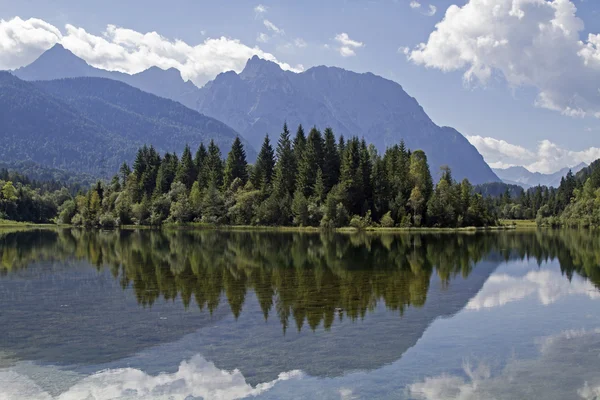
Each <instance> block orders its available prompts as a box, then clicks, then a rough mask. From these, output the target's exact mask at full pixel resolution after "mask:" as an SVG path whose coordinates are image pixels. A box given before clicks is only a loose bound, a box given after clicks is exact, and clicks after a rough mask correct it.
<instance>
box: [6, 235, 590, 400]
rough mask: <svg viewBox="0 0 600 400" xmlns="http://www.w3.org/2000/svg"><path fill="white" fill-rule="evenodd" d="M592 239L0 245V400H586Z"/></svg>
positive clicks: (114, 238)
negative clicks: (120, 399) (250, 399)
mask: <svg viewBox="0 0 600 400" xmlns="http://www.w3.org/2000/svg"><path fill="white" fill-rule="evenodd" d="M598 239H600V237H599V236H598V235H596V234H592V233H586V232H565V231H563V232H552V231H548V232H503V233H494V234H443V235H432V234H424V235H408V234H402V235H352V236H348V235H319V234H310V235H309V234H291V233H277V234H268V233H247V232H246V233H231V232H229V233H227V232H212V231H202V232H198V231H172V232H162V233H161V232H151V231H142V232H134V231H124V232H82V231H77V230H57V231H50V230H45V231H25V232H8V231H5V232H3V231H0V399H5V398H6V399H21V398H24V399H88V398H89V399H116V398H131V399H137V398H143V399H155V398H156V399H194V398H206V399H213V398H214V399H235V398H244V397H254V398H264V399H287V398H292V399H304V398H310V399H314V398H324V399H388V398H389V399H540V398H543V399H561V400H562V399H596V398H598V396H600V372H599V371H600V311H599V308H598V306H599V305H600V291H599V290H598V287H600V241H599V240H598Z"/></svg>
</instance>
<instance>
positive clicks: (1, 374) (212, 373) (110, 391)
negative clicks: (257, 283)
mask: <svg viewBox="0 0 600 400" xmlns="http://www.w3.org/2000/svg"><path fill="white" fill-rule="evenodd" d="M45 369H46V371H45V372H46V373H47V375H48V376H51V375H54V374H55V373H57V370H56V368H54V367H47V368H45ZM301 377H302V373H301V372H300V371H290V372H283V373H281V374H279V376H278V377H277V379H275V380H273V381H270V382H265V383H260V384H258V385H256V386H255V387H252V386H251V385H250V384H248V383H246V379H245V378H244V376H243V375H242V373H241V372H240V371H239V370H234V371H231V372H230V371H224V370H221V369H219V368H217V367H216V366H215V365H214V364H213V363H212V362H209V361H207V360H205V359H204V358H203V357H202V356H200V355H196V356H194V357H192V358H191V359H190V360H187V361H183V362H182V363H181V364H180V365H179V368H178V370H177V371H176V372H174V373H172V374H168V373H162V374H159V375H156V376H153V375H149V374H147V373H145V372H144V371H142V370H139V369H135V368H119V369H108V370H104V371H100V372H97V373H95V374H93V375H90V376H87V377H85V378H83V379H81V380H80V381H79V382H78V383H76V384H75V385H73V386H71V387H69V388H66V390H64V391H63V392H62V393H61V394H59V395H58V396H56V397H53V396H52V395H51V394H50V393H48V391H47V390H44V389H43V388H42V386H43V383H42V382H40V381H38V382H36V381H34V380H33V379H32V378H30V377H28V376H27V374H26V373H19V372H16V371H15V370H13V369H9V370H4V371H0V398H1V399H5V400H13V399H14V400H16V399H23V398H28V399H35V400H46V399H52V400H54V399H56V400H76V399H77V400H79V399H93V400H105V399H122V398H126V399H173V400H180V399H181V400H183V399H189V398H202V399H218V400H233V399H241V398H245V397H249V396H257V395H259V394H261V393H264V392H266V391H268V390H270V389H272V388H273V387H274V386H275V385H276V384H277V383H278V382H282V381H287V380H289V379H300V378H301ZM40 379H41V380H42V381H43V380H44V378H43V377H41V378H40ZM36 380H37V379H36ZM53 380H54V379H53Z"/></svg>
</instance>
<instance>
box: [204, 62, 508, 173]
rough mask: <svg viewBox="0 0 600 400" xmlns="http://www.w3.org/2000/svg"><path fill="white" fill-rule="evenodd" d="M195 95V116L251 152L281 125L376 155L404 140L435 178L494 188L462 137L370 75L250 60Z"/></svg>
mask: <svg viewBox="0 0 600 400" xmlns="http://www.w3.org/2000/svg"><path fill="white" fill-rule="evenodd" d="M200 91H201V96H200V98H199V102H198V107H197V109H198V110H199V111H201V112H202V113H204V114H206V115H210V116H212V117H214V118H217V119H219V120H221V121H223V122H225V123H226V124H228V125H229V126H231V127H232V128H234V129H235V130H236V131H238V132H239V133H240V134H242V136H244V137H245V138H246V139H247V140H248V141H249V142H250V143H251V144H253V145H254V146H255V147H256V146H259V145H260V143H261V141H262V140H263V137H264V135H265V133H267V132H268V133H269V134H270V135H271V136H272V137H274V138H276V137H277V135H278V134H279V132H280V131H281V126H282V124H283V121H284V120H286V121H287V123H288V125H289V126H290V129H292V130H294V129H295V128H296V126H297V125H298V124H300V123H302V124H305V128H310V127H311V126H312V125H316V126H317V127H318V128H321V129H324V128H325V127H327V126H330V127H331V128H333V130H334V132H335V133H336V134H337V135H344V136H346V137H348V136H353V135H357V136H362V137H365V139H366V140H367V141H368V142H371V143H374V144H375V145H376V146H377V148H378V149H379V150H380V151H383V150H385V148H386V147H387V146H390V145H393V144H396V143H398V142H400V140H401V139H404V141H405V143H406V145H407V146H408V147H409V148H411V149H413V150H416V149H422V150H424V151H425V152H426V153H427V156H428V158H429V161H430V165H431V171H432V174H433V176H434V178H436V177H437V176H438V174H439V167H440V166H442V165H449V166H450V167H451V168H452V172H453V175H454V176H455V177H456V178H457V179H462V178H464V177H467V178H469V180H471V182H474V183H483V182H493V181H499V179H498V177H497V176H496V175H495V174H494V173H493V171H492V170H491V169H490V167H489V166H488V165H487V164H486V163H485V161H484V160H483V157H482V156H481V155H480V154H479V153H478V152H477V150H476V149H475V147H473V146H472V145H471V144H470V143H469V142H468V141H467V140H466V139H465V137H464V136H462V135H461V134H460V133H459V132H457V131H456V130H455V129H452V128H449V127H439V126H437V125H436V124H435V123H433V122H432V121H431V119H430V118H429V117H428V116H427V114H426V113H425V112H424V111H423V108H422V107H421V106H420V105H419V104H418V103H417V101H416V100H415V99H414V98H412V97H410V96H409V95H408V94H406V92H405V91H404V90H403V89H402V87H401V86H400V85H399V84H397V83H395V82H393V81H390V80H387V79H384V78H381V77H379V76H376V75H373V74H371V73H366V74H358V73H354V72H350V71H346V70H343V69H340V68H334V67H315V68H311V69H309V70H307V71H305V72H303V73H300V74H296V73H293V72H289V71H283V70H282V69H281V68H280V67H279V66H278V65H277V64H275V63H273V62H269V61H265V60H262V59H260V58H258V57H253V58H252V59H251V60H249V61H248V63H247V65H246V67H245V69H244V70H243V71H242V72H241V73H240V74H237V73H235V72H226V73H222V74H220V75H218V76H217V77H216V78H215V79H214V80H213V81H211V82H209V83H208V84H207V85H206V86H205V87H203V88H202V89H201V90H200Z"/></svg>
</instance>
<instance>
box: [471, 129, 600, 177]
mask: <svg viewBox="0 0 600 400" xmlns="http://www.w3.org/2000/svg"><path fill="white" fill-rule="evenodd" d="M467 139H468V140H469V142H471V144H472V145H473V146H475V147H476V148H477V150H478V151H479V152H480V153H481V155H482V156H483V158H484V159H485V161H486V162H487V163H488V164H489V165H490V166H491V167H492V168H507V167H511V166H515V165H520V166H524V167H525V168H527V169H528V170H529V171H531V172H541V173H553V172H556V171H558V170H560V169H562V168H565V167H574V166H576V165H578V164H580V163H582V162H584V163H586V164H590V163H591V162H593V161H595V160H597V159H599V158H600V148H597V147H590V148H587V149H584V150H580V151H575V150H567V149H564V148H562V147H560V146H558V145H557V144H555V143H552V142H551V141H549V140H542V141H540V142H539V143H538V147H537V149H536V150H535V151H531V150H528V149H526V148H524V147H522V146H518V145H515V144H511V143H508V142H506V141H504V140H499V139H494V138H491V137H482V136H467Z"/></svg>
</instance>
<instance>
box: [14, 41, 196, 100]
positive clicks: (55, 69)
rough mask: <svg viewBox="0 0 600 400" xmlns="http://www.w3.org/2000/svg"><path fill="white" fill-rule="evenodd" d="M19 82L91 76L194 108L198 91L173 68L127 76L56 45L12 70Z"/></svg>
mask: <svg viewBox="0 0 600 400" xmlns="http://www.w3.org/2000/svg"><path fill="white" fill-rule="evenodd" d="M13 74H14V75H15V76H17V77H19V78H21V79H23V80H27V81H39V80H55V79H62V78H78V77H95V78H109V79H114V80H117V81H121V82H123V83H126V84H128V85H130V86H133V87H136V88H138V89H141V90H143V91H145V92H148V93H152V94H155V95H157V96H161V97H165V98H168V99H171V100H174V101H178V102H180V103H181V104H183V105H185V106H187V107H190V108H194V107H195V105H196V102H197V98H198V90H199V89H198V88H197V87H196V86H195V85H194V84H193V83H192V82H189V81H187V82H186V81H184V80H183V79H182V78H181V73H180V72H179V71H178V70H176V69H174V68H171V69H168V70H166V71H165V70H162V69H160V68H158V67H152V68H150V69H148V70H146V71H143V72H140V73H138V74H134V75H129V74H125V73H122V72H118V71H106V70H103V69H99V68H94V67H92V66H91V65H88V64H87V63H86V62H85V61H84V60H82V59H81V58H79V57H77V56H76V55H75V54H73V53H71V52H70V51H69V50H67V49H65V48H64V47H62V46H61V45H60V44H56V45H55V46H54V47H52V48H51V49H49V50H47V51H46V52H44V53H43V54H42V55H41V56H40V57H39V58H38V59H37V60H35V61H34V62H33V63H31V64H29V65H27V66H25V67H22V68H19V69H17V70H15V71H13Z"/></svg>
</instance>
